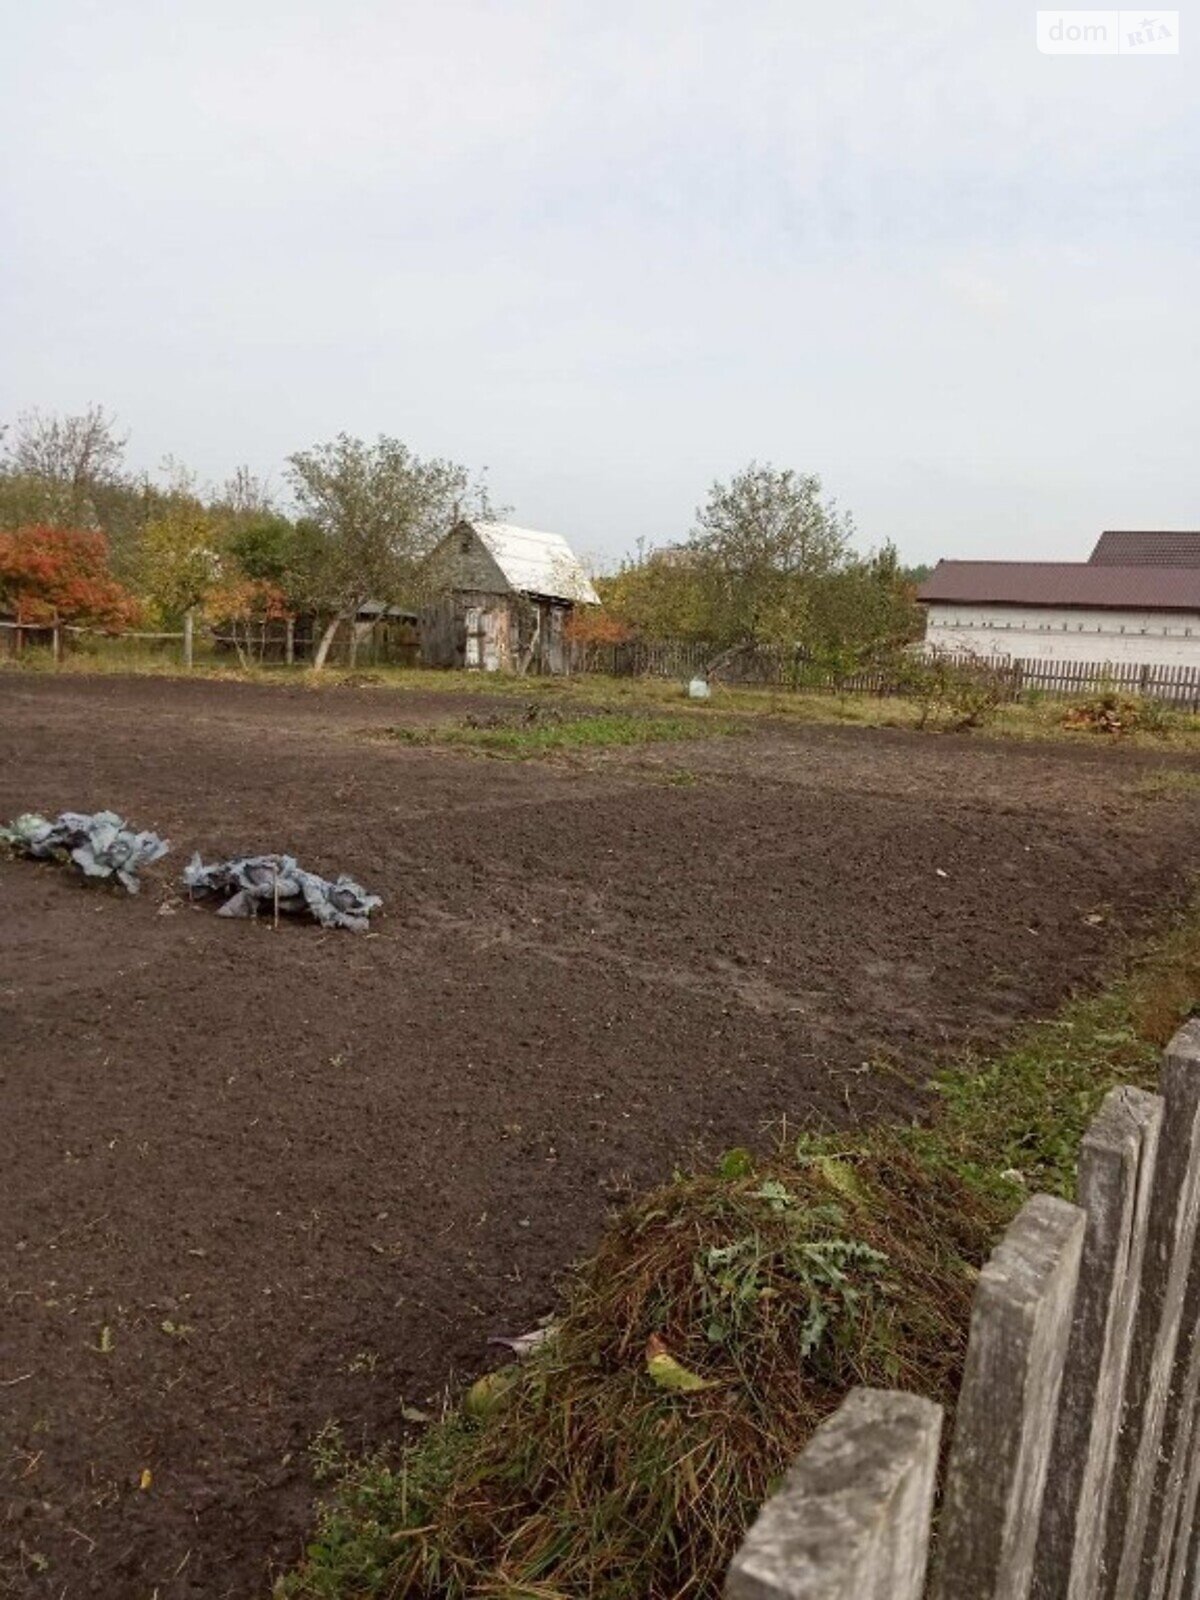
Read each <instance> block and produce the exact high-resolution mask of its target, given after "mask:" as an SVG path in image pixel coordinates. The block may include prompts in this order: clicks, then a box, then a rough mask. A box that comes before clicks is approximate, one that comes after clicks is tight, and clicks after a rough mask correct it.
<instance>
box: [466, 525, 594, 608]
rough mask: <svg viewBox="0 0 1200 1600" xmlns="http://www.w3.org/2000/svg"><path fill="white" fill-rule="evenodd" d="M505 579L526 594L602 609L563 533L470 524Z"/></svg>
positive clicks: (507, 526) (589, 581)
mask: <svg viewBox="0 0 1200 1600" xmlns="http://www.w3.org/2000/svg"><path fill="white" fill-rule="evenodd" d="M467 526H468V527H470V528H472V529H473V530H474V532H475V533H477V534H478V535H479V538H480V539H481V540H482V541H483V543H484V545H486V547H487V550H488V553H489V554H490V555H491V557H492V559H493V560H494V561H495V563H496V565H497V566H498V567H499V568H500V571H501V572H502V573H503V574H504V577H505V579H506V580H507V581H508V583H509V584H511V586H512V587H513V588H514V589H518V590H520V591H521V592H522V593H523V594H540V595H545V596H546V598H547V599H549V600H574V601H577V602H579V603H580V604H583V605H599V604H600V596H599V595H598V594H597V593H596V591H595V589H594V588H593V586H592V581H591V579H590V578H589V577H588V575H587V573H586V572H585V571H584V569H583V566H582V565H581V563H580V560H579V557H578V556H577V555H576V554H575V552H574V551H573V550H572V549H571V546H570V545H569V544H568V543H567V541H566V540H565V539H564V538H563V536H562V534H560V533H538V532H536V531H535V530H534V529H533V528H518V527H515V526H514V525H513V524H512V523H511V522H470V523H468V524H467Z"/></svg>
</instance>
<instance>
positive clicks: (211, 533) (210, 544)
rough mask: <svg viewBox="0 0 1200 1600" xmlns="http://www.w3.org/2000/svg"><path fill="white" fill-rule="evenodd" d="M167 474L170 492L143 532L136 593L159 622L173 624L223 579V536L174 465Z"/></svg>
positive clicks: (186, 474)
mask: <svg viewBox="0 0 1200 1600" xmlns="http://www.w3.org/2000/svg"><path fill="white" fill-rule="evenodd" d="M167 470H168V472H169V473H170V480H171V481H170V487H169V489H168V490H167V491H166V493H165V495H164V497H163V499H162V502H161V505H160V507H159V509H158V511H157V514H156V515H155V516H154V517H152V518H151V520H150V521H149V522H147V524H146V526H145V528H144V529H143V530H142V536H141V540H140V545H139V551H138V589H139V591H140V593H141V594H142V595H143V597H144V598H145V599H146V601H147V602H148V603H149V604H150V605H151V606H152V607H153V609H154V611H155V612H156V613H157V615H158V617H159V618H160V619H161V620H162V621H163V622H167V623H175V622H178V621H179V620H180V619H181V618H182V617H184V616H186V615H187V613H188V612H189V611H194V610H196V609H197V608H198V607H200V606H202V605H203V604H204V601H205V599H206V598H207V596H208V594H209V592H210V591H211V590H212V589H214V588H215V587H216V586H217V584H219V583H220V582H221V581H222V578H223V577H224V576H225V575H226V565H227V559H228V558H227V556H226V553H225V550H224V548H223V546H224V542H225V538H226V535H227V531H228V530H227V529H226V528H225V527H224V526H223V525H222V522H221V519H220V518H219V517H217V516H214V515H213V513H212V512H210V511H209V510H207V509H206V508H205V506H204V504H203V502H202V501H201V499H200V496H199V494H198V493H197V490H196V483H195V479H194V478H193V477H192V475H191V474H190V473H189V472H187V471H186V470H185V469H184V468H182V467H180V466H179V465H178V464H177V463H175V462H169V463H168V464H167Z"/></svg>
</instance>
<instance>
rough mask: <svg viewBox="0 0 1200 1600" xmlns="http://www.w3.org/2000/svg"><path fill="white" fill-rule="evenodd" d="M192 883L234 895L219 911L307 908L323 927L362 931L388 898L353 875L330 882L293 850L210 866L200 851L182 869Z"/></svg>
mask: <svg viewBox="0 0 1200 1600" xmlns="http://www.w3.org/2000/svg"><path fill="white" fill-rule="evenodd" d="M183 881H184V883H185V884H186V885H187V887H188V889H189V890H191V891H193V892H196V891H198V892H200V893H201V894H223V895H228V896H229V897H230V898H229V899H228V900H227V901H226V902H225V904H224V905H223V906H222V907H221V909H220V911H218V912H217V915H218V916H219V917H253V916H255V915H257V913H258V912H259V911H260V910H262V911H269V912H271V913H272V914H274V910H275V907H276V906H278V908H279V910H280V911H282V912H284V913H286V914H287V915H289V916H295V915H303V914H304V913H305V912H307V913H308V914H309V915H310V916H311V917H313V918H314V920H315V921H317V922H319V923H320V924H321V926H322V927H323V928H349V929H350V930H351V931H352V932H354V933H363V932H365V930H366V928H367V927H368V926H369V923H368V919H369V917H370V915H371V912H372V911H374V909H375V907H376V906H379V905H382V904H383V901H382V900H381V899H380V898H379V896H378V895H377V894H368V893H367V892H366V890H365V889H364V888H363V887H362V886H361V884H357V883H355V881H354V879H353V878H347V877H344V876H343V877H339V878H338V879H337V881H336V882H334V883H330V881H329V879H328V878H320V877H318V876H317V874H316V873H315V872H305V870H304V868H303V867H300V866H297V864H296V861H295V858H294V857H293V856H243V857H242V858H241V859H240V860H238V861H217V862H214V863H213V865H212V866H210V867H206V866H205V865H204V863H203V861H201V859H200V856H199V854H197V855H194V856H193V857H192V859H191V861H190V862H189V863H188V865H187V866H186V867H185V868H184V869H183Z"/></svg>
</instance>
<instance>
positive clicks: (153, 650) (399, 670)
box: [0, 638, 1200, 751]
mask: <svg viewBox="0 0 1200 1600" xmlns="http://www.w3.org/2000/svg"><path fill="white" fill-rule="evenodd" d="M5 669H7V670H13V671H33V672H61V673H105V674H108V673H116V674H120V673H130V674H151V675H153V676H156V677H161V676H169V677H188V676H191V677H212V678H237V679H240V680H243V681H247V682H253V683H265V684H270V683H288V684H295V683H302V684H304V685H305V687H307V688H310V689H312V690H314V691H317V692H319V691H321V690H325V689H334V688H339V687H341V686H342V685H345V684H350V685H352V686H354V687H358V688H369V689H371V690H372V691H374V692H377V693H387V692H389V691H393V692H394V691H397V690H400V691H404V690H412V691H416V692H419V693H421V694H441V693H445V694H471V695H476V696H478V697H479V699H480V700H481V701H482V702H485V703H486V702H495V701H497V700H498V701H501V702H504V701H511V700H524V701H529V700H531V699H534V700H545V701H547V702H552V703H554V704H563V705H567V706H579V707H584V708H598V709H609V710H612V709H614V708H617V707H625V706H628V707H636V708H638V709H642V710H655V711H662V712H666V713H671V714H676V715H679V714H682V715H688V714H690V713H691V712H693V711H694V712H696V713H697V714H699V713H700V712H701V708H700V707H698V706H693V705H692V704H691V703H690V702H689V701H688V697H687V688H686V685H685V684H683V683H682V682H679V681H677V680H674V679H663V678H606V677H601V676H599V675H596V676H587V677H573V678H560V677H518V676H516V675H515V674H513V675H509V674H506V673H499V672H483V673H481V672H467V671H453V670H451V671H447V670H442V669H438V670H432V669H429V668H423V667H391V666H377V665H374V664H373V663H371V662H369V661H365V662H364V663H363V666H362V667H361V668H358V669H356V670H355V671H351V670H350V669H349V668H346V667H328V668H326V669H325V670H324V671H323V672H319V673H317V672H313V671H312V669H311V668H310V667H309V666H307V665H306V664H305V663H297V664H296V665H295V666H292V667H288V666H284V665H282V664H280V663H268V664H264V665H261V666H260V665H255V664H253V663H252V664H250V665H248V666H246V667H242V666H241V665H240V664H239V663H238V661H237V658H236V656H234V655H232V654H231V655H228V656H226V655H218V654H217V653H216V652H215V651H213V650H212V649H211V648H210V647H207V646H205V645H204V644H203V643H202V642H199V643H198V644H197V659H196V664H195V666H194V667H193V669H192V670H191V672H190V673H189V672H187V671H186V670H185V669H184V667H183V666H182V663H181V660H180V650H179V646H178V645H174V644H167V645H164V646H161V647H157V646H154V645H151V644H148V643H146V642H145V641H137V640H130V641H123V640H109V639H100V638H97V639H88V640H87V641H86V642H85V645H84V646H83V647H80V648H78V649H72V650H71V651H69V652H68V655H67V658H66V661H65V662H64V663H63V664H62V665H61V666H59V665H57V664H56V663H55V662H54V659H53V657H52V655H51V652H50V651H49V650H48V649H43V648H40V647H30V648H28V649H27V650H26V652H25V654H24V655H23V656H22V657H21V658H20V659H19V660H5V659H3V658H0V670H5ZM1070 704H1071V702H1070V701H1067V700H1056V699H1052V698H1049V697H1046V696H1044V695H1040V694H1034V693H1031V694H1030V695H1029V696H1027V697H1026V700H1024V701H1022V702H1021V703H1019V704H1016V705H1009V706H1001V707H1000V708H999V710H998V712H997V713H996V716H995V718H994V720H992V721H991V722H989V723H988V724H987V725H986V726H985V727H983V728H981V729H979V730H976V732H975V733H974V734H973V735H972V737H975V738H1001V739H1022V740H1029V739H1044V740H1053V741H1057V740H1061V739H1068V740H1070V741H1071V742H1072V743H1078V742H1079V741H1080V740H1081V739H1086V738H1087V735H1085V734H1081V733H1080V732H1079V731H1077V730H1075V731H1072V730H1070V729H1068V728H1064V727H1063V716H1064V713H1065V712H1066V710H1067V708H1068V706H1069V705H1070ZM703 710H704V711H706V712H708V713H709V714H711V713H712V712H713V711H716V710H719V711H720V712H722V713H723V714H724V715H726V716H729V717H737V718H744V719H746V720H747V721H749V720H753V719H759V718H779V719H780V720H782V721H784V722H789V723H798V724H808V723H812V724H835V725H842V726H847V727H861V728H908V729H915V728H916V727H917V726H918V723H919V722H920V716H921V710H920V707H919V706H918V705H917V703H916V702H915V701H913V700H908V699H905V698H903V697H902V696H878V695H861V694H846V695H838V694H835V693H824V692H817V691H814V690H806V689H785V688H781V687H764V688H753V687H726V686H724V685H720V684H714V685H713V687H712V699H711V700H710V701H709V702H708V703H707V705H706V706H705V707H704V708H703ZM937 736H938V734H937V732H936V730H930V731H929V732H928V737H930V738H936V737H937ZM635 742H636V741H635ZM1095 742H1096V744H1097V745H1098V746H1100V747H1101V748H1103V746H1104V744H1106V743H1107V744H1108V745H1126V746H1128V745H1132V746H1134V747H1135V748H1141V749H1173V750H1179V751H1200V716H1196V715H1193V714H1191V713H1188V712H1183V711H1176V710H1173V709H1171V708H1169V707H1158V708H1155V709H1154V710H1153V712H1152V714H1151V715H1149V717H1148V725H1143V726H1141V727H1138V728H1137V729H1136V730H1135V731H1134V732H1132V733H1130V734H1127V735H1124V736H1122V738H1120V739H1119V740H1116V739H1111V738H1109V739H1105V740H1103V741H1102V740H1096V741H1095Z"/></svg>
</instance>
